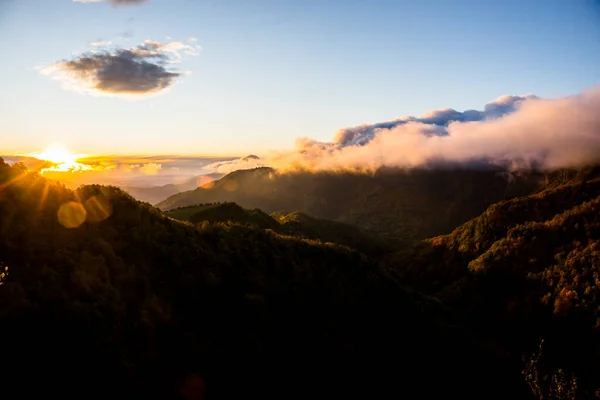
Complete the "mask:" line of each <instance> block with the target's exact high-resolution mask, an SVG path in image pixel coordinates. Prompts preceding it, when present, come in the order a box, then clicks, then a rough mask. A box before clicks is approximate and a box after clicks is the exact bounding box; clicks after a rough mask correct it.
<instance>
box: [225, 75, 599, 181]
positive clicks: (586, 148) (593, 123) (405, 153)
mask: <svg viewBox="0 0 600 400" xmlns="http://www.w3.org/2000/svg"><path fill="white" fill-rule="evenodd" d="M296 147H297V149H296V151H293V152H286V153H274V154H270V155H267V156H266V157H263V158H262V159H261V163H262V164H263V165H269V166H272V167H275V168H279V169H281V170H290V169H312V170H336V169H374V168H378V167H382V166H388V167H408V168H410V167H423V166H444V165H456V164H461V165H479V166H481V165H503V166H509V167H513V168H530V167H537V168H561V167H574V166H580V165H584V164H589V163H597V162H600V86H597V87H593V88H591V89H589V90H586V91H584V92H582V93H580V94H578V95H575V96H570V97H565V98H560V99H555V100H544V99H540V98H538V97H536V96H532V95H527V96H502V97H500V98H498V99H496V100H495V101H493V102H491V103H488V104H487V105H486V106H485V108H484V110H483V111H476V110H468V111H464V112H458V111H456V110H453V109H442V110H435V111H431V112H429V113H426V114H424V115H423V116H421V117H403V118H400V119H397V120H394V121H390V122H385V123H380V124H373V125H362V126H358V127H353V128H345V129H341V130H340V131H338V132H337V133H336V134H335V137H334V140H333V141H332V142H319V141H316V140H313V139H310V138H299V139H298V140H297V142H296ZM245 164H247V163H244V162H241V161H240V162H238V164H237V165H239V166H240V167H241V168H247V166H245ZM227 166H228V167H235V166H236V163H233V162H232V163H229V164H228V165H227Z"/></svg>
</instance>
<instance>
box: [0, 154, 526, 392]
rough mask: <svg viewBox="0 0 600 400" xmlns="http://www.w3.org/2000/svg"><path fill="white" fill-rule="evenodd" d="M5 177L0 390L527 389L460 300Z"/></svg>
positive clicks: (125, 202) (309, 250) (147, 211)
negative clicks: (462, 321) (468, 321)
mask: <svg viewBox="0 0 600 400" xmlns="http://www.w3.org/2000/svg"><path fill="white" fill-rule="evenodd" d="M0 184H1V186H0V188H1V189H0V259H1V260H2V265H3V267H4V268H5V269H4V271H3V272H2V274H1V275H0V279H1V280H2V285H0V343H2V344H3V346H2V358H1V360H0V365H2V371H0V372H1V374H2V375H1V376H2V378H3V398H32V397H34V396H40V395H43V396H52V397H60V398H108V397H110V398H115V397H116V398H126V397H131V398H201V397H200V394H199V393H200V392H204V394H205V395H206V398H243V397H258V398H293V397H299V398H300V397H301V398H306V397H307V396H308V397H311V396H314V395H315V393H318V394H319V395H327V396H331V397H344V396H346V397H361V398H373V397H382V396H383V395H384V394H385V395H386V396H389V395H393V396H394V397H403V396H408V397H413V396H414V394H415V393H417V394H418V397H423V398H432V397H441V396H459V395H460V397H461V398H473V399H475V398H477V399H480V398H498V399H501V398H508V396H509V395H510V397H511V398H527V396H528V393H529V392H528V390H527V388H526V386H525V383H524V381H522V379H521V377H520V373H519V366H515V365H513V364H511V363H510V360H509V359H507V358H506V357H504V356H503V355H501V354H496V353H494V348H495V346H494V345H493V344H492V343H491V342H489V341H481V340H478V339H477V338H476V337H475V336H473V332H470V331H469V330H468V329H464V328H461V327H459V321H458V320H457V317H456V315H455V313H454V312H453V311H452V310H450V309H448V308H447V307H445V306H444V305H443V304H442V303H440V302H439V301H438V300H436V299H434V298H430V297H426V296H422V295H420V294H418V293H416V292H414V291H412V290H410V289H408V288H406V287H405V286H404V285H402V284H401V283H399V282H398V281H397V280H396V279H395V278H394V277H392V276H391V275H389V274H388V273H386V272H385V271H384V270H383V269H381V268H379V266H378V265H377V263H376V262H374V261H372V260H369V259H366V258H364V256H361V255H360V254H359V253H356V252H353V251H351V250H349V249H348V248H346V247H340V246H337V245H335V244H323V243H321V242H318V241H311V240H305V239H299V238H293V237H289V236H280V235H278V234H276V233H274V232H272V231H269V230H264V229H260V228H257V227H252V226H242V225H239V224H235V223H206V224H205V223H203V224H200V225H198V226H193V225H192V224H190V223H183V222H178V221H175V220H173V219H172V218H170V217H168V216H166V215H164V214H163V213H162V212H160V211H159V210H157V209H154V208H152V207H151V206H149V205H147V204H143V203H139V202H137V201H135V200H134V199H132V198H131V197H130V196H128V195H127V194H125V193H123V192H121V191H120V190H118V189H115V188H110V187H100V186H87V187H82V188H80V189H79V190H77V191H71V190H67V189H65V188H64V187H62V186H61V185H59V184H55V183H51V182H49V181H47V180H46V179H44V178H42V177H40V176H38V175H36V174H35V173H28V172H27V171H25V170H24V169H23V168H21V167H20V166H15V167H9V166H8V165H7V164H4V163H3V162H0ZM457 360H461V363H463V364H461V366H460V367H458V366H457ZM194 393H195V394H194Z"/></svg>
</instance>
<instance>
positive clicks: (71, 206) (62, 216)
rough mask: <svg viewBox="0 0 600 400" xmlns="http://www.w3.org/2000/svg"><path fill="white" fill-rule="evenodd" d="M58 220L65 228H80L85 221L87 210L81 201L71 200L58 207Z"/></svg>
mask: <svg viewBox="0 0 600 400" xmlns="http://www.w3.org/2000/svg"><path fill="white" fill-rule="evenodd" d="M57 216H58V222H59V223H60V224H61V225H62V226H64V227H65V228H69V229H72V228H78V227H80V226H81V224H83V223H84V222H85V218H86V216H87V211H86V210H85V207H84V206H83V205H82V204H81V203H77V202H75V201H70V202H68V203H65V204H63V205H62V206H60V208H59V209H58V214H57Z"/></svg>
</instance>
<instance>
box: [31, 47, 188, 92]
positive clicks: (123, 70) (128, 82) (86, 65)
mask: <svg viewBox="0 0 600 400" xmlns="http://www.w3.org/2000/svg"><path fill="white" fill-rule="evenodd" d="M180 53H184V54H187V55H197V54H198V47H193V46H190V45H186V44H183V43H181V42H172V43H167V44H162V43H158V42H154V41H150V40H148V41H146V42H144V43H143V44H141V45H140V46H137V47H134V48H131V49H118V48H117V49H111V50H106V49H105V50H92V51H90V52H88V53H86V54H83V55H81V56H79V57H76V58H74V59H72V60H64V61H61V62H58V63H55V64H54V65H52V66H50V67H49V68H45V69H44V70H43V72H44V73H46V74H49V75H53V76H54V77H55V78H57V79H59V80H62V81H63V82H65V83H66V84H67V87H68V88H69V89H72V90H77V91H81V92H85V93H91V94H101V95H121V96H144V95H149V94H154V93H158V92H161V91H164V90H165V89H167V88H168V87H169V86H171V85H172V84H173V83H174V82H175V80H176V79H177V78H179V77H180V76H181V75H182V73H181V72H179V71H176V70H173V69H172V68H171V67H172V65H171V64H172V63H173V61H174V60H175V59H179V58H181V54H180Z"/></svg>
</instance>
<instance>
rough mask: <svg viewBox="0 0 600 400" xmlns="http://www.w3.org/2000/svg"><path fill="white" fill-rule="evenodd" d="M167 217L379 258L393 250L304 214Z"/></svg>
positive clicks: (228, 211)
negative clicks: (265, 233)
mask: <svg viewBox="0 0 600 400" xmlns="http://www.w3.org/2000/svg"><path fill="white" fill-rule="evenodd" d="M166 214H167V215H168V216H170V217H172V218H175V219H178V220H181V221H188V222H191V223H193V224H199V223H207V222H234V223H239V224H242V225H249V226H254V227H258V228H262V229H271V230H273V231H275V232H276V233H279V234H282V235H288V236H295V237H300V238H305V239H313V240H318V241H321V242H329V243H336V244H340V245H343V246H347V247H350V248H351V249H354V250H358V251H360V252H362V253H364V254H366V255H371V256H377V257H380V256H381V255H382V254H384V253H386V252H390V251H391V250H392V249H393V244H392V243H391V242H390V241H388V240H385V239H383V238H382V237H380V236H379V235H377V234H375V233H372V232H366V231H364V230H362V229H360V228H359V227H356V226H353V225H349V224H345V223H343V222H337V221H330V220H326V219H321V218H314V217H310V216H308V215H306V214H303V213H281V212H279V213H273V214H272V215H268V214H266V213H264V212H262V211H261V210H259V209H254V210H248V209H244V208H242V207H240V206H238V205H237V204H235V203H209V204H200V205H196V206H188V207H181V208H176V209H174V210H171V211H167V212H166Z"/></svg>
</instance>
